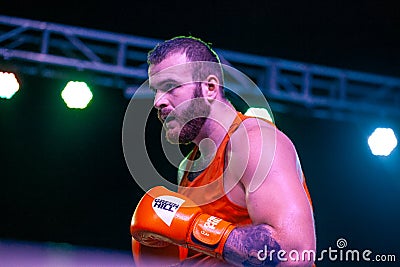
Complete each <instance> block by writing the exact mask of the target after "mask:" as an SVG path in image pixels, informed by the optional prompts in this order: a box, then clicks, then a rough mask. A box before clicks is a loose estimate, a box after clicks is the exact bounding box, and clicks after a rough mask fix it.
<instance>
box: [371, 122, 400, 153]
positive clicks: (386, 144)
mask: <svg viewBox="0 0 400 267" xmlns="http://www.w3.org/2000/svg"><path fill="white" fill-rule="evenodd" d="M368 145H369V148H370V149H371V152H372V154H373V155H375V156H389V155H390V153H392V151H393V149H395V147H396V146H397V139H396V136H395V135H394V132H393V130H392V129H390V128H376V129H375V131H374V132H373V133H372V134H371V135H370V137H369V138H368Z"/></svg>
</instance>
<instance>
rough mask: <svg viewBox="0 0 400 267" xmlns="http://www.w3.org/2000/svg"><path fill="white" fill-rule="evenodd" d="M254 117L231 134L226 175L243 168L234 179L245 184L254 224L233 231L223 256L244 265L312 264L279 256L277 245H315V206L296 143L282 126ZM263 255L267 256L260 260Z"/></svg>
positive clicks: (299, 248)
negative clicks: (259, 121)
mask: <svg viewBox="0 0 400 267" xmlns="http://www.w3.org/2000/svg"><path fill="white" fill-rule="evenodd" d="M246 121H247V120H246ZM246 121H245V122H246ZM253 122H254V121H253ZM253 122H251V121H249V122H247V125H245V127H243V128H242V129H241V130H238V134H237V135H236V136H233V137H232V139H231V140H232V141H231V142H232V147H231V155H230V162H229V166H228V171H227V174H228V175H226V177H234V175H235V174H238V173H239V174H240V177H239V178H236V179H238V181H239V183H241V185H242V188H243V191H244V192H243V195H244V198H245V201H244V203H245V205H246V208H247V210H248V212H249V215H250V218H251V219H252V222H253V225H250V226H247V227H238V228H237V229H235V230H234V231H232V233H231V235H230V236H229V238H228V240H227V243H226V244H225V249H224V256H225V259H226V260H227V261H228V262H230V263H232V264H234V265H240V266H243V265H245V266H277V265H279V266H311V265H312V262H310V261H293V260H290V259H288V260H287V261H279V260H278V258H277V257H278V251H279V250H284V251H285V252H286V253H289V252H290V251H291V250H296V251H298V252H299V253H300V254H301V253H302V252H303V251H304V250H315V229H314V221H313V215H312V208H311V205H310V202H309V201H308V199H307V196H306V193H305V191H304V188H303V186H302V172H301V169H299V164H298V158H297V154H296V151H295V149H294V146H293V144H292V143H291V141H290V140H289V139H288V138H287V137H286V136H285V135H284V134H283V133H282V132H280V131H278V130H276V131H275V130H274V128H273V127H271V126H269V125H261V127H260V126H258V125H256V126H255V125H254V123H253ZM243 140H250V142H249V143H247V144H246V143H245V142H243ZM245 152H247V153H245ZM233 201H235V199H233ZM265 247H267V249H268V250H267V251H268V252H272V251H273V250H274V251H275V252H274V253H271V255H270V254H268V255H264V251H262V252H263V253H261V254H259V255H257V254H258V252H259V251H260V250H265ZM259 256H263V257H261V259H262V260H260V259H258V258H259ZM285 258H288V255H287V254H286V255H285Z"/></svg>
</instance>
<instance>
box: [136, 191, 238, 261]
mask: <svg viewBox="0 0 400 267" xmlns="http://www.w3.org/2000/svg"><path fill="white" fill-rule="evenodd" d="M234 228H235V226H234V225H233V224H232V223H229V222H227V221H224V220H222V219H221V218H218V217H215V216H211V215H208V214H205V213H202V211H201V209H200V208H199V207H198V206H196V204H195V203H194V202H193V201H191V200H190V199H189V198H187V197H185V196H183V195H181V194H178V193H175V192H172V191H170V190H168V189H166V188H165V187H162V186H157V187H154V188H152V189H150V190H149V191H148V192H147V193H146V194H145V195H144V196H143V197H142V199H141V200H140V201H139V203H138V205H137V207H136V210H135V212H134V214H133V217H132V222H131V234H132V237H133V238H134V239H135V240H137V241H138V242H140V243H141V244H143V245H145V246H151V247H165V246H167V245H168V244H171V243H172V244H175V245H179V246H183V247H186V248H190V249H194V250H197V251H199V252H202V253H204V254H207V255H210V256H213V257H216V258H219V259H222V250H223V249H224V244H225V242H226V239H227V238H228V236H229V234H230V232H231V231H232V230H233V229H234Z"/></svg>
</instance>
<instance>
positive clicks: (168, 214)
mask: <svg viewBox="0 0 400 267" xmlns="http://www.w3.org/2000/svg"><path fill="white" fill-rule="evenodd" d="M183 202H185V200H184V199H181V198H178V197H174V196H159V197H157V198H155V199H154V200H153V203H152V206H153V210H154V211H155V213H156V214H157V215H158V217H160V219H161V220H162V221H163V222H164V223H165V224H166V225H168V226H171V222H172V219H173V218H174V216H175V214H176V212H177V211H178V209H179V207H180V206H182V204H183Z"/></svg>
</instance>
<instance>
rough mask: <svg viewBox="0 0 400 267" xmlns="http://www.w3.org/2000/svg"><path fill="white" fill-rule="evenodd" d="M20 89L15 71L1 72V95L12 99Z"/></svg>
mask: <svg viewBox="0 0 400 267" xmlns="http://www.w3.org/2000/svg"><path fill="white" fill-rule="evenodd" d="M18 90H19V83H18V81H17V78H15V75H14V73H8V72H0V97H1V98H6V99H10V98H11V97H12V96H13V95H14V94H15V93H16V92H17V91H18Z"/></svg>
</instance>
